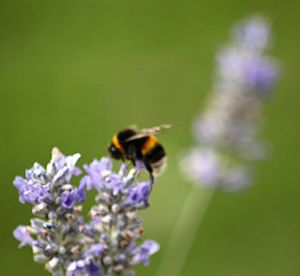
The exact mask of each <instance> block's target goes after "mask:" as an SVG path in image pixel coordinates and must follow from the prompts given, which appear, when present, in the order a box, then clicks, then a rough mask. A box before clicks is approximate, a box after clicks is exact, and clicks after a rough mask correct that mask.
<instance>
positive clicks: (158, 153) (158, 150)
mask: <svg viewBox="0 0 300 276" xmlns="http://www.w3.org/2000/svg"><path fill="white" fill-rule="evenodd" d="M165 156H166V153H165V150H164V148H163V147H162V145H161V144H158V143H156V144H155V146H153V147H152V148H151V149H150V150H148V152H147V153H146V154H145V158H146V159H147V160H148V161H150V162H151V163H155V162H157V161H159V160H161V159H162V158H163V157H165Z"/></svg>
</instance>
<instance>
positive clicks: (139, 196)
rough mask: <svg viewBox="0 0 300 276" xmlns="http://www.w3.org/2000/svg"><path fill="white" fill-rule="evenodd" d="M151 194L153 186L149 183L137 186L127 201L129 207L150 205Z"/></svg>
mask: <svg viewBox="0 0 300 276" xmlns="http://www.w3.org/2000/svg"><path fill="white" fill-rule="evenodd" d="M150 192H151V185H150V183H148V182H141V183H139V184H138V185H137V186H135V187H133V188H131V189H130V190H129V192H128V196H127V198H126V200H125V204H127V205H138V204H140V203H145V204H147V203H148V199H149V195H150Z"/></svg>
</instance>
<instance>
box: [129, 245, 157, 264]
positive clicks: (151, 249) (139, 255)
mask: <svg viewBox="0 0 300 276" xmlns="http://www.w3.org/2000/svg"><path fill="white" fill-rule="evenodd" d="M158 250H159V244H158V243H157V242H155V241H145V242H144V243H143V244H142V245H140V246H139V247H137V248H136V252H135V254H134V256H133V262H134V263H136V264H139V263H143V264H144V265H147V264H149V257H150V256H151V255H152V254H154V253H156V252H157V251H158Z"/></svg>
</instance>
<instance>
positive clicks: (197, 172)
mask: <svg viewBox="0 0 300 276" xmlns="http://www.w3.org/2000/svg"><path fill="white" fill-rule="evenodd" d="M181 167H182V169H183V170H184V171H185V172H186V173H187V175H189V176H190V177H191V178H192V180H194V181H196V182H198V183H200V184H201V185H204V186H214V185H216V184H217V183H218V182H219V179H220V174H221V166H220V161H219V159H218V156H217V154H216V153H215V152H214V151H211V150H208V149H193V150H191V151H190V153H189V154H188V155H187V156H186V157H185V158H183V159H182V161H181Z"/></svg>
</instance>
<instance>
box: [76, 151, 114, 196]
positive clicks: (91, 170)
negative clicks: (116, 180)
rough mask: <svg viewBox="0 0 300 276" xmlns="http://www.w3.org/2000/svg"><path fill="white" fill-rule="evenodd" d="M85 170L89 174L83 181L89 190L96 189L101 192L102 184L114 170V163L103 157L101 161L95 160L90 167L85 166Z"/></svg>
mask: <svg viewBox="0 0 300 276" xmlns="http://www.w3.org/2000/svg"><path fill="white" fill-rule="evenodd" d="M83 168H84V169H85V171H86V172H87V174H88V175H87V176H85V177H84V178H83V179H82V181H84V182H85V183H86V185H87V189H88V190H91V189H92V188H95V189H97V190H98V191H100V190H101V187H100V186H101V183H102V182H103V180H104V178H105V177H106V176H107V175H108V174H110V172H111V170H112V162H111V160H110V159H109V158H107V157H103V158H101V159H100V160H94V161H93V162H92V163H91V164H90V165H89V166H88V165H84V166H83Z"/></svg>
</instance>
